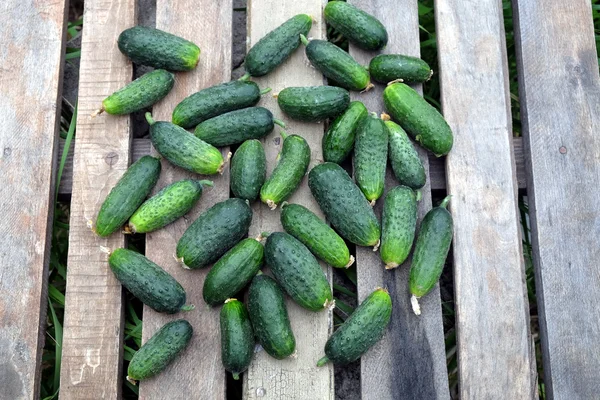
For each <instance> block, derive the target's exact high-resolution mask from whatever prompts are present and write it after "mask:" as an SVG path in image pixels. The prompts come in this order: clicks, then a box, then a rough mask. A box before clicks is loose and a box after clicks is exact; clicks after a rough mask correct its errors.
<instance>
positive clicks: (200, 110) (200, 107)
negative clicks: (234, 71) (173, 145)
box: [172, 81, 260, 129]
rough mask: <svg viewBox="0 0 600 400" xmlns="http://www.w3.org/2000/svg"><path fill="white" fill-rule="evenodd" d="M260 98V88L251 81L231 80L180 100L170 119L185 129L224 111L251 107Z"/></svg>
mask: <svg viewBox="0 0 600 400" xmlns="http://www.w3.org/2000/svg"><path fill="white" fill-rule="evenodd" d="M259 100H260V89H259V88H258V85H257V84H256V83H254V82H252V81H231V82H226V83H222V84H220V85H215V86H211V87H208V88H206V89H202V90H201V91H199V92H196V93H194V94H192V95H190V96H188V97H186V98H185V99H183V100H182V101H181V103H179V104H177V106H176V107H175V109H174V110H173V116H172V121H173V123H174V124H175V125H179V126H181V127H183V128H185V129H189V128H193V127H195V126H196V125H198V124H199V123H201V122H202V121H206V120H207V119H210V118H213V117H216V116H217V115H221V114H224V113H226V112H230V111H234V110H239V109H242V108H246V107H252V106H253V105H255V104H256V103H258V101H259Z"/></svg>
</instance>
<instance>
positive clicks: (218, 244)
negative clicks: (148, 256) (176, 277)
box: [176, 199, 252, 268]
mask: <svg viewBox="0 0 600 400" xmlns="http://www.w3.org/2000/svg"><path fill="white" fill-rule="evenodd" d="M250 222H252V209H251V208H250V206H249V205H248V203H246V202H245V201H244V200H241V199H227V200H225V201H222V202H220V203H217V204H215V205H214V206H212V207H211V208H209V209H208V210H206V211H204V212H203V213H202V214H200V216H199V217H198V218H197V219H196V220H195V221H194V222H193V223H192V224H191V225H190V226H189V227H188V228H187V230H186V231H185V232H184V233H183V236H181V239H179V242H177V250H176V254H177V258H178V259H179V260H180V261H181V262H182V263H183V265H184V267H187V268H203V267H206V266H208V265H210V264H212V263H213V262H215V261H216V260H217V259H219V257H221V256H222V255H223V254H225V252H226V251H227V250H229V249H231V248H232V247H233V246H235V245H236V244H237V243H238V242H239V241H240V240H241V239H242V238H243V237H244V236H246V234H248V228H249V227H250Z"/></svg>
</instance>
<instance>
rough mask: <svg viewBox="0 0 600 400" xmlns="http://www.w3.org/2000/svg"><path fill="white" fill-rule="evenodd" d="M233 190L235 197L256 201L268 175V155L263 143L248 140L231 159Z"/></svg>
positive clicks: (230, 173) (230, 172)
mask: <svg viewBox="0 0 600 400" xmlns="http://www.w3.org/2000/svg"><path fill="white" fill-rule="evenodd" d="M229 175H230V177H231V191H232V192H233V195H234V196H235V197H239V198H240V199H244V200H249V201H254V200H256V199H257V198H258V195H259V194H260V188H261V187H262V185H263V184H264V183H265V179H266V177H267V157H266V156H265V149H264V148H263V146H262V143H261V142H260V141H258V140H256V139H253V140H246V141H245V142H244V143H242V144H241V146H240V147H238V149H237V150H236V151H235V154H234V155H233V158H232V159H231V170H230V171H229Z"/></svg>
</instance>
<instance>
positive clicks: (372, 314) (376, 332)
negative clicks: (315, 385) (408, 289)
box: [317, 288, 392, 367]
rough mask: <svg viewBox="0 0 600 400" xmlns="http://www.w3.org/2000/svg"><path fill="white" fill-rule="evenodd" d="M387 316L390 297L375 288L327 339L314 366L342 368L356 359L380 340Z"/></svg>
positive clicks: (380, 289) (389, 315) (390, 303)
mask: <svg viewBox="0 0 600 400" xmlns="http://www.w3.org/2000/svg"><path fill="white" fill-rule="evenodd" d="M391 316H392V299H391V298H390V295H389V294H388V292H387V290H385V289H382V288H378V289H376V290H375V291H374V292H373V293H371V294H370V295H369V296H368V297H367V298H366V299H365V300H364V301H363V302H362V303H361V304H360V306H358V308H357V309H356V310H354V312H353V313H352V314H351V315H350V317H348V319H347V320H346V321H345V322H344V323H343V324H342V326H340V327H339V328H338V329H337V330H336V331H335V332H334V333H333V335H331V336H330V337H329V339H328V340H327V343H326V344H325V357H323V358H321V359H320V360H319V361H318V362H317V366H318V367H322V366H323V365H325V364H326V363H328V362H329V361H331V362H332V363H334V364H336V365H345V364H348V363H351V362H353V361H356V360H358V359H359V358H360V357H361V356H362V355H363V354H365V353H366V352H367V350H369V349H370V348H371V347H372V346H373V345H374V344H375V343H377V342H378V341H379V340H380V339H381V338H382V337H383V334H384V333H385V330H386V328H387V326H388V324H389V322H390V318H391Z"/></svg>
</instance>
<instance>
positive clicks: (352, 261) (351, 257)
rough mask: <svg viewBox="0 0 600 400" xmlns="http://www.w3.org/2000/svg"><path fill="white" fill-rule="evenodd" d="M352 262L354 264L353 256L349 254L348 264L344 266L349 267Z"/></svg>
mask: <svg viewBox="0 0 600 400" xmlns="http://www.w3.org/2000/svg"><path fill="white" fill-rule="evenodd" d="M352 264H354V256H353V255H350V261H348V264H346V265H344V268H350V266H351V265H352Z"/></svg>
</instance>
